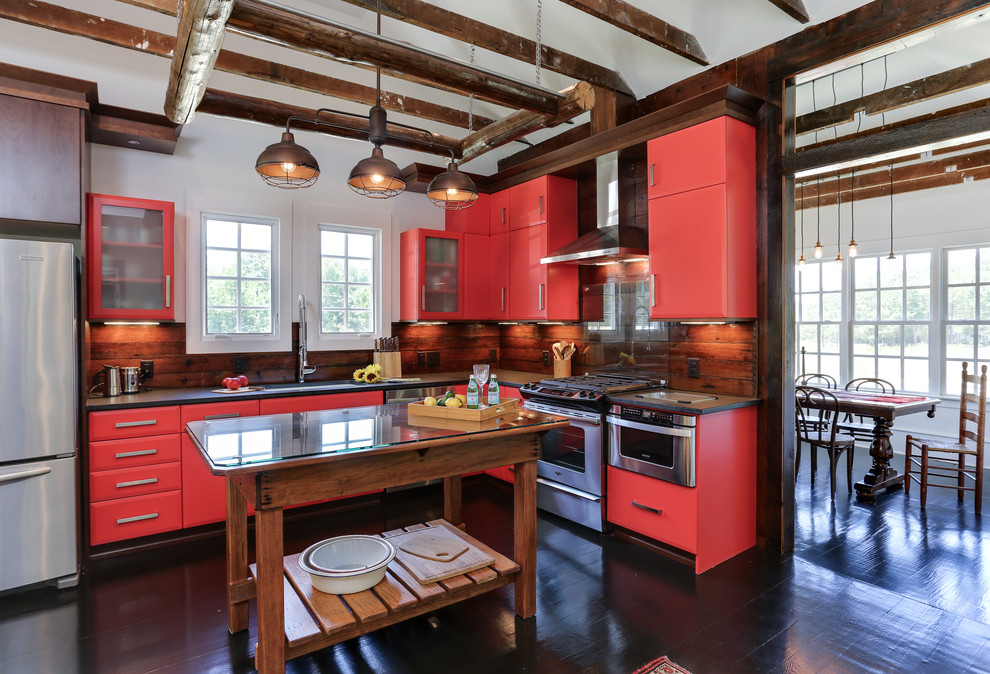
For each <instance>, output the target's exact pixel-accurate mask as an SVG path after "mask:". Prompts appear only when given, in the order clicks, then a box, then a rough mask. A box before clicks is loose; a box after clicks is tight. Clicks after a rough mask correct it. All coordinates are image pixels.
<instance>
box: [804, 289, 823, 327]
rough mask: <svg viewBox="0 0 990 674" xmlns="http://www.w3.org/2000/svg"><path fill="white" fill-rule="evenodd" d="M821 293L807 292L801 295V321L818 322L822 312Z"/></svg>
mask: <svg viewBox="0 0 990 674" xmlns="http://www.w3.org/2000/svg"><path fill="white" fill-rule="evenodd" d="M819 298H820V296H819V295H811V294H809V293H805V294H803V295H801V322H802V323H817V322H818V319H819V316H820V315H821V314H820V311H819V307H818V303H819V301H820V300H819Z"/></svg>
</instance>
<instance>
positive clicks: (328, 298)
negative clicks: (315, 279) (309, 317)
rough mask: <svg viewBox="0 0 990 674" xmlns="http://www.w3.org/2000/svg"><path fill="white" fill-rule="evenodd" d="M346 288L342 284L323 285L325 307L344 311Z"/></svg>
mask: <svg viewBox="0 0 990 674" xmlns="http://www.w3.org/2000/svg"><path fill="white" fill-rule="evenodd" d="M346 287H347V286H345V285H343V284H342V283H324V284H323V306H324V307H326V308H328V309H343V308H344V307H345V304H344V298H345V297H347V295H346V292H345V290H346Z"/></svg>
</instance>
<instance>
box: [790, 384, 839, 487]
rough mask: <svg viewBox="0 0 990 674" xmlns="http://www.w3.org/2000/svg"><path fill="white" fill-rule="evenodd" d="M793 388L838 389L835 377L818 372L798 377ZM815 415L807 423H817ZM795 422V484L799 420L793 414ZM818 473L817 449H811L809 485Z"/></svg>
mask: <svg viewBox="0 0 990 674" xmlns="http://www.w3.org/2000/svg"><path fill="white" fill-rule="evenodd" d="M794 385H795V386H814V387H816V388H830V389H837V388H839V384H838V382H836V380H835V377H833V376H832V375H829V374H822V373H820V372H809V373H807V374H802V375H798V376H797V377H795V379H794ZM815 416H817V415H809V422H811V423H815V424H817V423H818V420H816V419H814V417H815ZM795 420H796V425H797V426H798V428H797V438H796V440H795V445H794V481H795V482H797V475H798V470H799V469H800V468H801V443H802V440H801V428H800V424H801V420H800V419H798V418H797V415H796V414H795ZM817 471H818V448H817V447H814V446H812V447H811V484H812V485H814V484H815V473H816V472H817Z"/></svg>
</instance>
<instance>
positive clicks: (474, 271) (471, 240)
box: [461, 234, 492, 321]
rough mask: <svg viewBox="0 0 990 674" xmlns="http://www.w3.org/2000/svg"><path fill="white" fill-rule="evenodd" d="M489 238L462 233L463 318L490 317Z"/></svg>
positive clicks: (474, 319) (473, 319) (485, 319)
mask: <svg viewBox="0 0 990 674" xmlns="http://www.w3.org/2000/svg"><path fill="white" fill-rule="evenodd" d="M491 255H492V249H491V239H490V238H489V236H488V235H487V234H485V235H481V234H465V235H464V285H463V289H462V292H461V294H462V295H463V297H464V318H465V319H466V320H472V321H487V320H489V319H491V317H492V316H491V306H490V303H489V298H490V297H491V292H492V290H491V287H492V282H491V270H490V269H489V266H490V264H491Z"/></svg>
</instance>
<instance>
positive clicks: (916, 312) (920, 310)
mask: <svg viewBox="0 0 990 674" xmlns="http://www.w3.org/2000/svg"><path fill="white" fill-rule="evenodd" d="M931 296H932V293H931V291H930V290H929V289H928V288H911V289H909V290H908V291H907V293H906V298H905V305H904V310H905V318H906V319H907V320H909V321H927V320H929V319H930V318H931V315H932V313H931Z"/></svg>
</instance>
